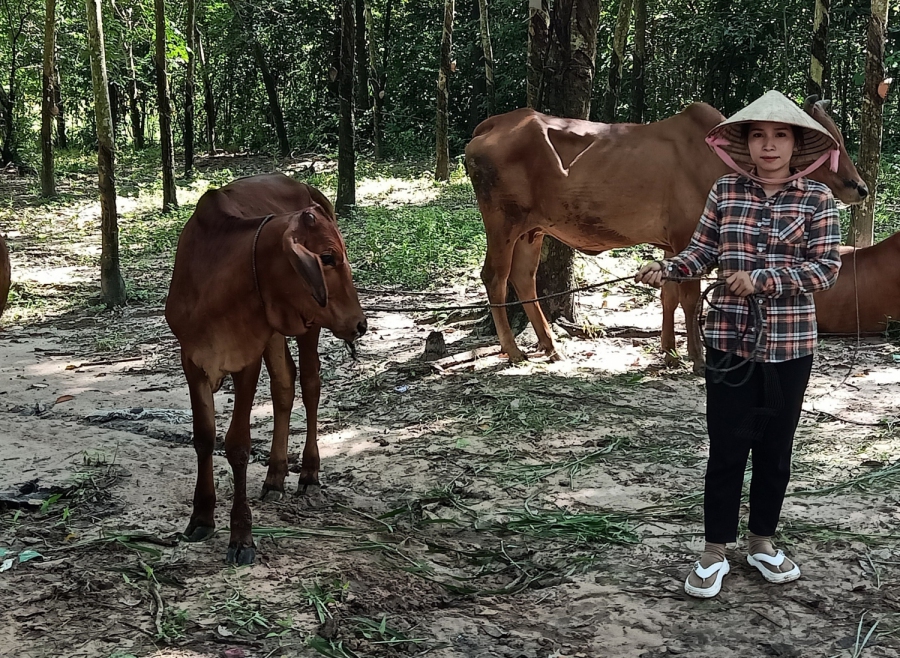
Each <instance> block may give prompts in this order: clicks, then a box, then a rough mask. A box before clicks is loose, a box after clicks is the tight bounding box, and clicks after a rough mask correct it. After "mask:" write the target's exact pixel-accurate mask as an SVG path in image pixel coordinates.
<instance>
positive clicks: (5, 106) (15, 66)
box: [0, 5, 28, 166]
mask: <svg viewBox="0 0 900 658" xmlns="http://www.w3.org/2000/svg"><path fill="white" fill-rule="evenodd" d="M27 6H28V5H26V7H27ZM27 17H28V14H22V15H21V16H20V17H19V19H20V20H19V26H18V28H17V29H16V28H14V29H11V30H10V32H11V34H10V37H11V38H10V57H9V94H7V93H6V92H4V90H3V88H2V87H0V108H2V110H3V148H2V149H0V166H3V165H6V164H8V163H10V162H18V161H19V154H18V144H17V143H16V130H15V128H16V103H17V102H18V93H19V92H18V89H17V85H16V77H17V74H18V72H19V63H18V57H19V37H20V36H21V35H22V31H23V30H24V27H25V21H26V18H27ZM10 23H12V16H11V15H10Z"/></svg>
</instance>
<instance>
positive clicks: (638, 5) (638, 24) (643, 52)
mask: <svg viewBox="0 0 900 658" xmlns="http://www.w3.org/2000/svg"><path fill="white" fill-rule="evenodd" d="M646 61H647V0H634V65H633V66H632V72H633V73H632V82H631V85H632V86H631V116H630V117H629V119H630V121H631V122H632V123H643V122H644V95H645V89H646V79H645V76H646V70H645V68H644V65H645V64H646Z"/></svg>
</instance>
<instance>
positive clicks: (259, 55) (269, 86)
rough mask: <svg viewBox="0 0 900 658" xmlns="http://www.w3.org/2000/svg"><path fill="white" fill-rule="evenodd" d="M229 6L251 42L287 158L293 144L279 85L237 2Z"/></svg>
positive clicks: (279, 140)
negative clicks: (288, 133)
mask: <svg viewBox="0 0 900 658" xmlns="http://www.w3.org/2000/svg"><path fill="white" fill-rule="evenodd" d="M228 4H229V5H231V9H232V11H234V13H235V15H236V16H237V17H238V20H240V21H241V24H242V25H243V27H244V32H245V33H246V34H247V38H248V39H249V40H250V49H251V50H252V51H253V58H254V59H255V60H256V65H257V66H258V67H259V73H260V75H262V79H263V84H264V85H265V87H266V96H267V97H268V99H269V111H270V112H271V113H272V123H274V124H275V134H276V135H277V136H278V149H279V151H280V152H281V157H283V158H286V157H288V156H289V155H290V154H291V144H290V142H289V141H288V136H287V128H286V127H285V124H284V113H283V112H282V111H281V101H280V100H278V84H277V83H276V81H275V77H274V76H273V75H272V72H271V71H270V70H269V65H268V63H267V62H266V56H265V53H263V49H262V46H261V45H260V44H259V40H258V39H257V38H256V35H255V34H254V33H253V27H252V25H250V24H249V23H248V22H246V21H244V19H243V17H242V16H241V13H240V11H239V9H238V5H237V0H228Z"/></svg>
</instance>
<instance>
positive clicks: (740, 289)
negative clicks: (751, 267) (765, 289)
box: [725, 272, 756, 297]
mask: <svg viewBox="0 0 900 658" xmlns="http://www.w3.org/2000/svg"><path fill="white" fill-rule="evenodd" d="M725 283H727V284H728V289H729V290H731V292H732V293H734V294H735V295H737V296H738V297H747V296H748V295H752V294H753V293H755V292H756V286H754V285H753V281H752V280H751V279H750V272H735V273H733V274H731V275H729V276H728V278H727V279H725Z"/></svg>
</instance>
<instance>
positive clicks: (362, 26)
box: [354, 0, 371, 112]
mask: <svg viewBox="0 0 900 658" xmlns="http://www.w3.org/2000/svg"><path fill="white" fill-rule="evenodd" d="M367 4H368V3H367V2H366V0H356V4H355V6H354V8H355V9H356V16H355V20H354V24H355V26H356V48H355V49H354V50H355V54H356V60H357V61H356V110H357V111H358V112H363V111H365V110H366V109H367V108H368V107H369V67H368V66H365V65H364V64H363V62H364V60H365V59H366V53H367V52H368V48H367V46H366V37H367V32H368V30H367V29H366V11H367V7H366V5H367ZM369 38H371V37H369Z"/></svg>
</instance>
